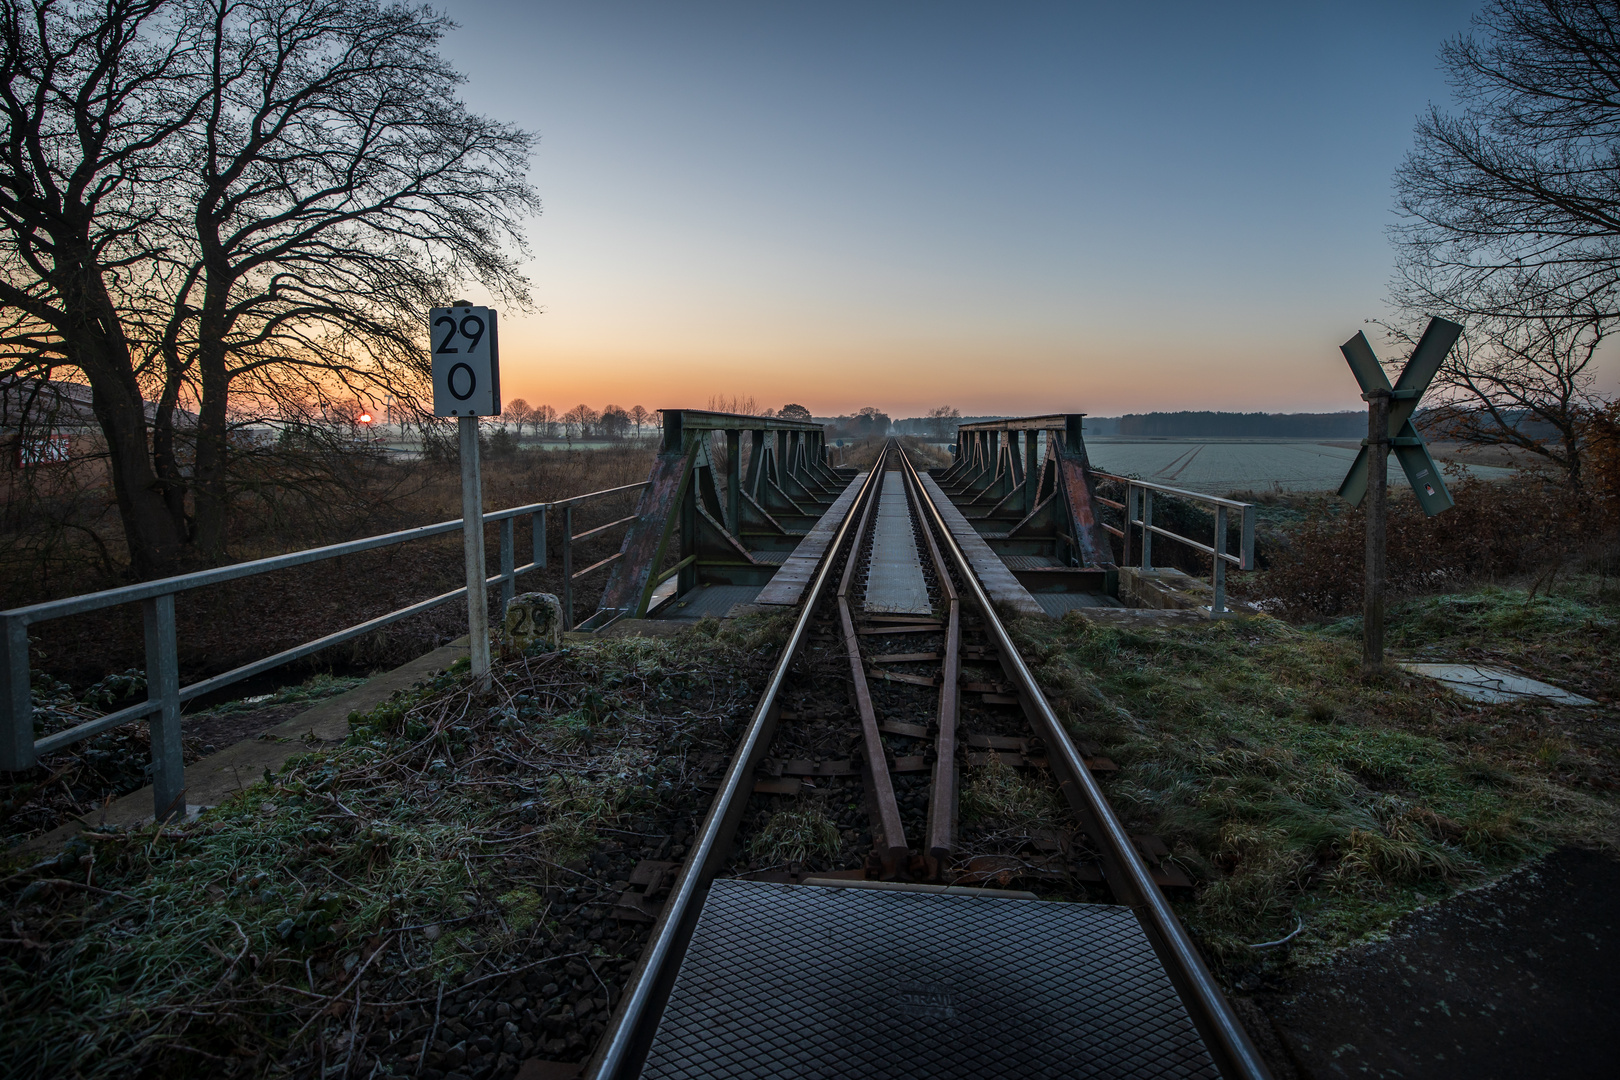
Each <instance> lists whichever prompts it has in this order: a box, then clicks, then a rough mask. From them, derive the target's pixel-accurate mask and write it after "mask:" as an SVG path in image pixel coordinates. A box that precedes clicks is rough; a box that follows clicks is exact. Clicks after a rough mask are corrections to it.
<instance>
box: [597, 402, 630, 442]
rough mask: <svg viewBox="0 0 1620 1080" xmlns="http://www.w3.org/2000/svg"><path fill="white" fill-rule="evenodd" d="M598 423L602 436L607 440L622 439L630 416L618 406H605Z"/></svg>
mask: <svg viewBox="0 0 1620 1080" xmlns="http://www.w3.org/2000/svg"><path fill="white" fill-rule="evenodd" d="M598 423H599V424H600V425H601V429H602V434H603V435H604V436H606V437H607V438H609V439H622V438H624V436H625V433H626V431H628V430H629V427H630V414H629V413H628V412H626V411H625V410H624V409H623V408H622V407H621V406H618V405H605V406H603V407H602V416H601V418H600V420H599V421H598Z"/></svg>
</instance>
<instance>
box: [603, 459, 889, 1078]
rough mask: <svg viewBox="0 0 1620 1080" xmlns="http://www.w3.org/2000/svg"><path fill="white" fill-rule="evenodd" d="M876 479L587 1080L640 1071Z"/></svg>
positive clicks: (824, 572) (759, 710) (852, 512)
mask: <svg viewBox="0 0 1620 1080" xmlns="http://www.w3.org/2000/svg"><path fill="white" fill-rule="evenodd" d="M880 463H881V459H880ZM879 475H881V471H880V470H879V469H878V468H876V467H874V468H873V469H872V470H871V471H870V472H869V473H867V474H866V480H865V481H864V482H863V483H862V485H861V490H860V494H859V495H858V496H857V497H856V499H855V501H854V502H852V503H851V504H850V507H849V510H848V512H847V513H846V514H845V515H844V520H843V521H842V522H840V523H839V526H838V531H837V533H835V534H834V535H833V539H832V542H831V543H829V544H828V545H827V553H826V555H825V556H823V557H822V560H821V567H820V568H819V569H818V570H817V571H816V576H815V580H814V581H813V582H812V583H811V585H810V589H809V592H808V593H806V595H805V598H804V606H803V608H802V609H801V610H800V612H799V617H798V619H797V620H795V622H794V624H793V631H792V633H791V634H789V635H788V640H787V642H786V644H784V645H783V646H782V654H781V656H780V657H778V658H777V661H776V667H775V668H773V669H772V670H771V677H770V680H769V681H768V682H767V683H766V684H765V692H764V693H763V694H762V695H761V696H760V699H759V704H758V705H757V706H755V708H754V715H753V718H752V719H751V720H750V721H749V725H748V730H747V732H746V733H745V734H744V735H743V739H742V742H741V744H740V745H739V746H738V748H737V752H736V753H735V754H734V755H733V756H732V759H731V766H730V767H729V768H728V769H727V771H726V776H725V779H724V780H722V781H721V783H720V788H719V790H718V791H717V792H716V793H715V799H714V802H713V804H711V806H710V809H709V815H708V817H706V818H705V819H704V821H703V828H702V831H701V832H700V833H699V834H698V836H697V837H696V839H695V840H694V841H693V844H692V846H691V848H690V850H689V852H688V855H687V862H686V869H685V870H683V871H682V872H681V876H680V879H679V880H678V881H677V882H676V883H675V887H674V888H673V889H671V890H670V894H669V899H668V900H667V901H666V902H665V904H664V909H663V913H662V914H661V916H660V918H659V922H658V925H657V926H656V927H655V931H654V936H653V938H652V941H651V943H650V944H649V945H648V946H647V950H646V952H645V953H644V954H643V956H644V959H643V962H642V965H641V971H640V973H639V977H638V978H637V979H636V982H635V985H634V986H633V987H632V988H631V989H630V991H629V993H628V994H626V995H625V998H624V1003H623V1005H622V1006H621V1010H620V1012H619V1015H618V1019H617V1022H616V1024H615V1025H614V1027H613V1028H612V1030H611V1031H610V1032H609V1033H608V1037H607V1043H606V1048H605V1049H604V1050H603V1051H602V1053H601V1058H600V1063H599V1064H598V1065H597V1067H596V1071H595V1072H594V1073H593V1074H592V1076H593V1080H620V1078H621V1077H622V1078H623V1080H629V1075H630V1074H629V1073H628V1072H627V1070H628V1069H630V1068H632V1067H634V1066H636V1065H638V1064H639V1063H638V1062H637V1061H636V1060H635V1057H636V1052H637V1050H638V1043H639V1044H640V1045H639V1049H641V1050H643V1051H644V1050H645V1047H646V1046H647V1045H649V1044H650V1041H651V1033H650V1032H644V1030H643V1028H644V1025H645V1024H647V1023H649V1022H651V1021H654V1020H656V1019H657V1017H656V1016H653V1015H651V1014H652V1012H653V1009H654V1005H653V998H654V995H655V994H656V993H657V992H659V990H660V989H662V986H661V984H663V983H664V982H666V981H667V979H669V978H673V974H674V972H673V969H672V968H670V966H669V965H671V964H672V963H678V962H679V960H680V956H681V953H682V942H681V939H682V938H684V937H686V936H689V935H690V933H691V930H692V926H693V924H694V922H695V920H696V917H697V907H696V904H695V901H697V900H698V898H699V897H698V892H699V890H700V889H702V888H704V887H705V886H706V885H707V884H708V882H709V880H710V879H711V878H712V877H713V876H714V872H715V871H716V870H717V869H718V865H716V866H710V863H711V862H714V863H717V857H718V856H719V855H721V854H723V853H722V852H721V851H720V850H719V848H720V841H721V839H722V838H724V836H725V834H727V833H728V832H730V831H731V830H732V829H734V828H735V826H736V822H735V820H734V817H733V813H732V811H733V803H737V804H738V806H739V807H740V806H741V805H743V804H744V803H746V800H747V797H748V795H750V794H751V793H752V790H753V789H752V786H751V784H749V780H750V777H749V774H750V773H751V772H752V771H753V769H754V768H755V767H756V765H757V764H758V761H757V759H758V758H759V757H760V756H761V755H762V754H763V753H764V752H765V750H766V749H767V748H768V747H769V745H770V737H771V736H772V735H773V734H774V728H775V726H776V719H777V714H778V713H779V712H780V708H779V706H778V704H777V695H778V694H779V693H781V690H782V686H783V684H784V683H785V682H786V681H787V677H788V672H789V670H790V669H791V668H792V666H793V661H794V659H795V658H796V657H797V656H798V653H799V650H800V649H801V648H802V647H803V646H804V642H805V639H806V638H807V637H808V636H809V632H810V622H811V620H812V618H813V617H814V615H815V611H816V607H817V605H818V604H819V603H820V600H821V597H822V594H823V592H824V591H825V589H826V586H827V581H828V579H829V578H830V577H831V576H832V568H833V565H834V564H835V563H836V562H837V561H838V553H839V551H840V550H841V549H842V548H843V546H844V543H845V541H846V539H847V538H848V535H849V532H850V525H851V523H852V522H854V521H855V520H856V519H857V517H858V516H859V513H860V511H861V509H862V508H863V506H864V505H865V502H866V500H867V499H869V498H870V497H871V495H872V492H873V490H874V478H875V477H878V476H879ZM745 785H747V788H746V790H745ZM739 797H740V799H741V802H739ZM644 1037H645V1038H644Z"/></svg>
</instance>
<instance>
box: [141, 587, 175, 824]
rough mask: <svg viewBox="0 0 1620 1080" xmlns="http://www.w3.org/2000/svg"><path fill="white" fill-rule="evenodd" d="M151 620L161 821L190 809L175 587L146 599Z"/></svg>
mask: <svg viewBox="0 0 1620 1080" xmlns="http://www.w3.org/2000/svg"><path fill="white" fill-rule="evenodd" d="M141 614H142V616H143V619H144V622H145V623H146V700H148V701H150V702H153V703H154V704H156V705H157V706H158V711H157V712H155V713H152V714H151V716H150V717H149V718H148V720H147V723H148V724H149V725H150V729H151V733H152V813H153V815H154V816H155V817H156V818H157V820H158V821H159V822H160V823H161V822H164V821H167V820H169V819H170V818H172V817H184V816H185V814H186V760H185V751H184V749H183V748H182V746H181V743H180V653H179V648H178V646H177V644H176V642H175V631H174V593H164V594H163V595H161V596H154V597H152V598H151V599H150V600H143V601H141Z"/></svg>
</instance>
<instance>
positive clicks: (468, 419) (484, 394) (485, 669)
mask: <svg viewBox="0 0 1620 1080" xmlns="http://www.w3.org/2000/svg"><path fill="white" fill-rule="evenodd" d="M428 341H429V347H430V348H431V349H432V350H433V415H434V416H454V417H455V418H456V427H457V433H458V434H459V435H460V437H461V539H462V546H463V548H464V549H465V551H466V556H467V631H468V634H469V651H470V654H471V659H472V673H473V677H474V678H477V679H487V678H488V677H489V602H488V599H487V594H486V592H485V579H486V578H487V577H488V575H487V573H486V572H485V567H484V482H483V476H482V474H481V473H480V471H479V467H478V418H479V417H480V416H499V415H500V412H501V365H500V347H499V342H498V340H497V338H496V334H495V309H494V308H487V307H477V306H475V305H472V304H469V303H467V302H466V301H465V300H456V301H454V302H452V304H451V306H449V307H442V308H433V309H432V310H431V311H430V312H428Z"/></svg>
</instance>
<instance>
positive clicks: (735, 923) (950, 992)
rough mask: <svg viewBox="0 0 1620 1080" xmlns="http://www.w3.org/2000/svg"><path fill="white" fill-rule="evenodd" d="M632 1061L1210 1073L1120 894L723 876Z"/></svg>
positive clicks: (655, 1076)
mask: <svg viewBox="0 0 1620 1080" xmlns="http://www.w3.org/2000/svg"><path fill="white" fill-rule="evenodd" d="M641 1075H642V1076H643V1077H645V1078H647V1080H743V1078H748V1080H754V1078H759V1080H763V1078H766V1077H772V1078H776V1077H789V1076H791V1077H795V1078H816V1080H833V1078H838V1080H844V1078H847V1077H861V1078H863V1080H888V1078H894V1080H900V1078H907V1080H910V1078H913V1077H929V1078H931V1080H956V1078H962V1080H967V1078H973V1080H979V1078H982V1077H993V1076H1010V1077H1020V1078H1025V1077H1028V1078H1035V1077H1070V1076H1085V1077H1096V1078H1103V1080H1106V1078H1115V1077H1118V1078H1125V1077H1143V1078H1158V1077H1176V1078H1183V1077H1186V1078H1194V1077H1196V1078H1198V1080H1205V1078H1208V1080H1214V1078H1215V1077H1216V1076H1217V1075H1218V1074H1217V1072H1216V1069H1215V1066H1214V1063H1213V1061H1211V1059H1210V1056H1209V1053H1208V1051H1206V1050H1205V1048H1204V1045H1203V1043H1202V1041H1201V1040H1200V1039H1199V1037H1198V1033H1197V1031H1196V1029H1195V1028H1194V1027H1193V1024H1192V1021H1191V1019H1190V1018H1189V1017H1188V1016H1187V1012H1186V1010H1185V1009H1184V1008H1183V1007H1182V1004H1181V1002H1180V1000H1179V999H1178V998H1177V997H1176V993H1175V990H1174V989H1173V988H1172V987H1171V985H1170V980H1169V979H1168V978H1167V977H1166V975H1165V973H1164V970H1163V968H1162V967H1160V965H1159V962H1158V959H1157V957H1155V956H1154V954H1153V950H1152V948H1151V947H1150V946H1149V944H1148V942H1147V938H1146V937H1145V936H1144V935H1143V933H1142V929H1141V926H1140V924H1139V923H1138V922H1137V920H1136V917H1135V916H1134V915H1132V914H1131V912H1130V910H1129V909H1127V908H1123V907H1115V906H1112V905H1101V904H1061V903H1048V902H1043V901H1039V900H1020V899H1010V898H1004V897H985V896H950V895H940V894H927V893H909V892H890V891H886V890H867V889H827V888H820V887H817V886H807V885H769V884H761V883H756V882H747V881H734V880H720V881H716V882H715V883H714V885H713V886H712V888H711V889H710V891H709V895H708V898H707V900H706V901H705V903H704V905H703V911H702V913H701V915H700V916H699V919H698V924H697V927H696V929H695V930H694V932H693V935H692V942H691V945H690V947H689V948H688V949H687V952H686V956H685V958H684V959H683V961H682V963H681V968H680V971H679V973H678V974H677V976H676V979H675V986H674V989H673V991H672V993H671V995H670V999H669V1003H668V1004H667V1005H666V1006H665V1008H664V1013H663V1016H662V1018H661V1020H660V1022H659V1026H658V1031H657V1034H656V1035H655V1036H654V1039H653V1044H652V1048H651V1050H650V1051H649V1053H648V1057H647V1061H646V1064H645V1066H644V1067H643V1070H642V1074H641Z"/></svg>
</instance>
